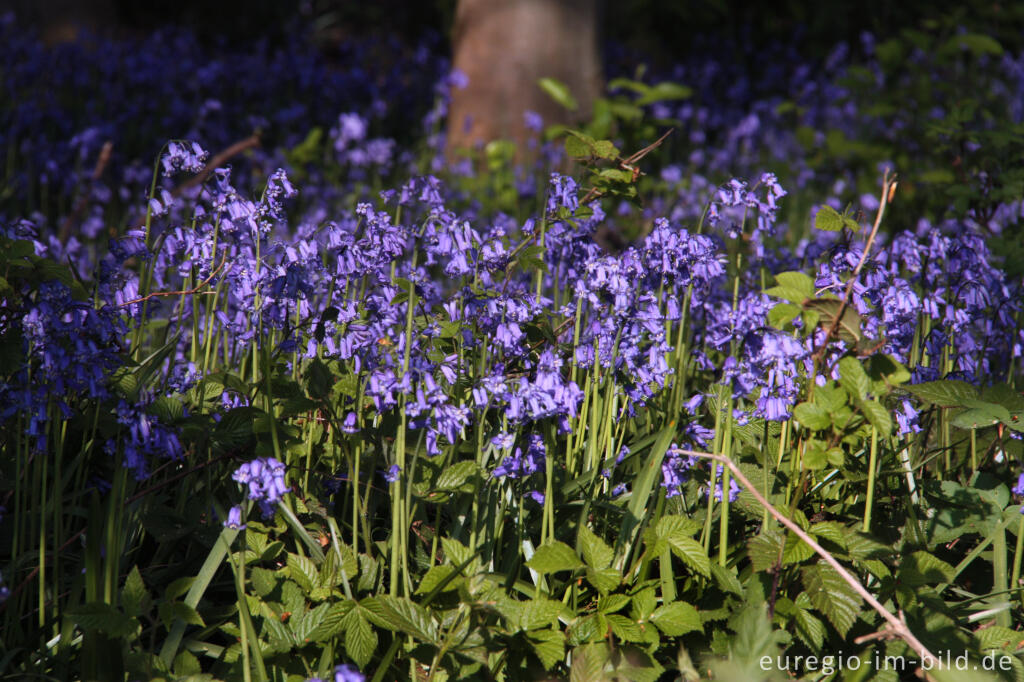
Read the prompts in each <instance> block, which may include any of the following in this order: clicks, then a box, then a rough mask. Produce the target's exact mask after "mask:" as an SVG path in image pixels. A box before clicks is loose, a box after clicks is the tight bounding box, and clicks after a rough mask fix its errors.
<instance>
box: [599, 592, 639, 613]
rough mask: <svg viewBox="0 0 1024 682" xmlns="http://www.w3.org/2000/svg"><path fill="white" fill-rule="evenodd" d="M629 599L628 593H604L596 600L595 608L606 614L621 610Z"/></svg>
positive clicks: (627, 603)
mask: <svg viewBox="0 0 1024 682" xmlns="http://www.w3.org/2000/svg"><path fill="white" fill-rule="evenodd" d="M630 601H631V599H630V597H629V595H628V594H605V595H601V597H599V598H598V600H597V610H598V611H600V612H601V613H603V614H605V615H607V614H609V613H615V612H616V611H621V610H622V609H624V608H625V607H626V606H627V605H629V602H630Z"/></svg>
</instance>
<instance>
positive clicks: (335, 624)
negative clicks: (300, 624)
mask: <svg viewBox="0 0 1024 682" xmlns="http://www.w3.org/2000/svg"><path fill="white" fill-rule="evenodd" d="M355 605H356V603H355V602H353V601H347V600H346V601H340V602H334V603H333V604H331V605H330V606H329V607H328V608H327V610H326V611H325V612H324V617H323V619H322V620H321V621H320V623H319V624H317V626H316V627H315V628H313V630H312V631H311V632H310V633H309V639H311V640H312V641H314V642H326V641H327V640H329V639H332V638H333V637H336V636H337V635H338V634H339V633H340V632H341V631H342V630H343V629H344V628H345V623H346V616H348V614H349V612H351V611H352V609H353V608H354V607H355Z"/></svg>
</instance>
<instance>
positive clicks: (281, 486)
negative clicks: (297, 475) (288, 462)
mask: <svg viewBox="0 0 1024 682" xmlns="http://www.w3.org/2000/svg"><path fill="white" fill-rule="evenodd" d="M231 478H232V479H233V480H235V481H237V482H239V483H241V484H242V485H244V486H246V487H245V492H246V496H247V497H248V498H249V499H251V500H254V501H256V502H257V503H258V504H259V505H260V511H261V512H262V513H263V516H264V517H267V518H269V517H271V516H273V515H274V507H275V505H276V504H277V503H278V502H279V501H280V500H281V498H282V497H283V496H284V494H285V493H286V492H288V486H287V484H286V483H285V466H284V464H282V463H281V462H279V461H278V460H276V459H275V458H273V457H260V458H257V459H254V460H252V461H251V462H246V463H245V464H243V465H242V466H240V467H238V469H236V470H235V473H234V474H232V475H231Z"/></svg>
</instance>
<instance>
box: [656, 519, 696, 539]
mask: <svg viewBox="0 0 1024 682" xmlns="http://www.w3.org/2000/svg"><path fill="white" fill-rule="evenodd" d="M701 528H702V526H701V524H699V523H698V522H696V521H694V520H693V519H691V518H690V517H688V516H679V515H678V514H665V515H664V516H662V517H661V518H660V519H658V523H657V525H656V526H655V529H656V532H657V535H658V537H662V538H667V537H668V536H670V535H688V536H689V537H693V536H694V535H696V534H697V533H699V532H700V530H701Z"/></svg>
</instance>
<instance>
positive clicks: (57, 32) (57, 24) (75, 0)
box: [12, 0, 117, 44]
mask: <svg viewBox="0 0 1024 682" xmlns="http://www.w3.org/2000/svg"><path fill="white" fill-rule="evenodd" d="M12 9H13V10H14V15H15V16H16V17H17V18H18V20H19V21H20V22H22V23H26V24H34V25H35V26H38V27H39V29H40V34H41V37H42V39H43V41H44V42H45V43H47V44H54V43H63V42H73V41H75V40H77V39H78V34H79V31H80V30H81V29H88V30H90V31H98V32H101V33H102V32H109V31H111V30H112V28H114V27H115V25H116V20H117V12H116V11H115V7H114V0H14V1H13V3H12Z"/></svg>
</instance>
